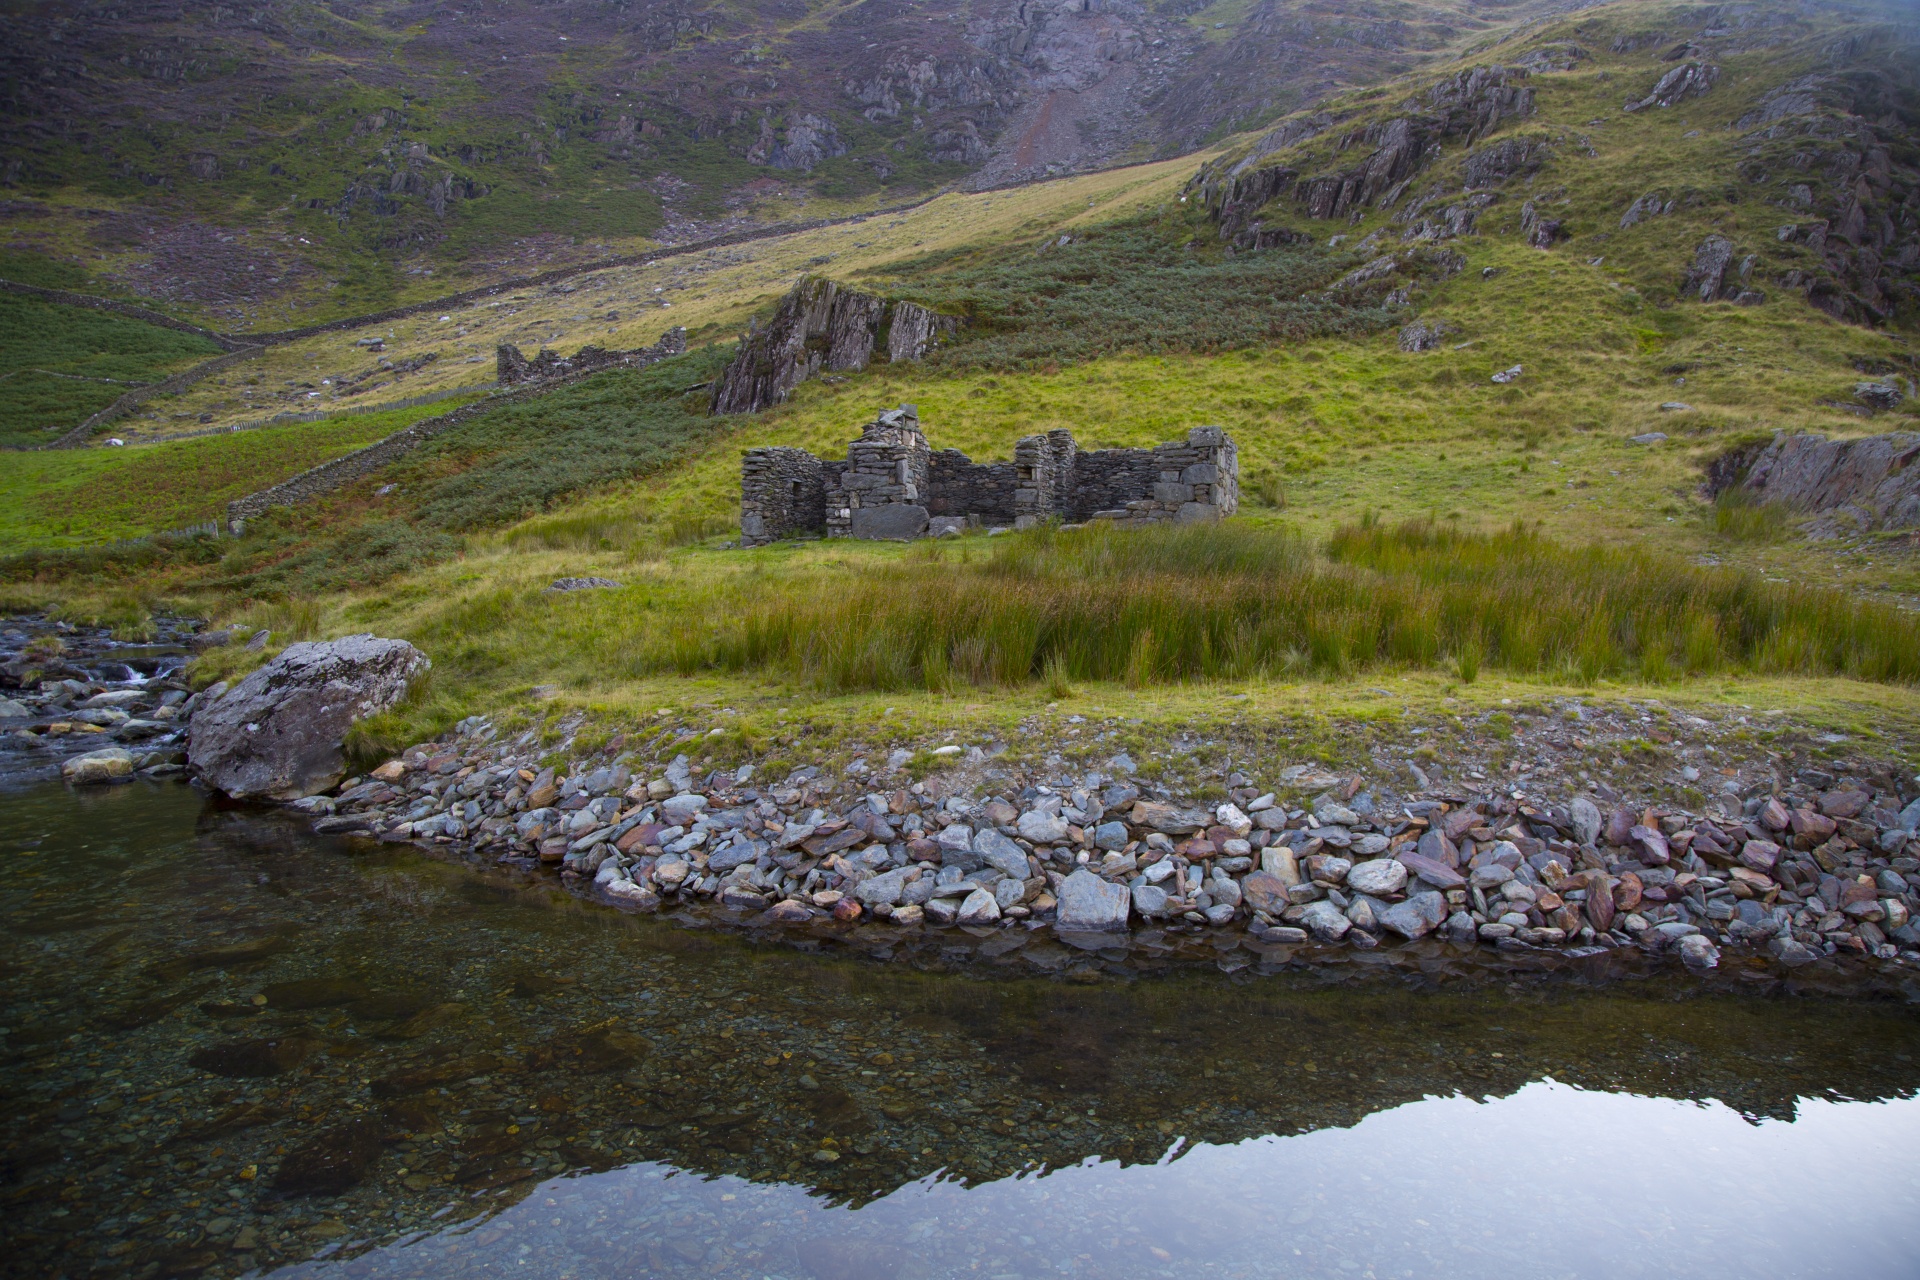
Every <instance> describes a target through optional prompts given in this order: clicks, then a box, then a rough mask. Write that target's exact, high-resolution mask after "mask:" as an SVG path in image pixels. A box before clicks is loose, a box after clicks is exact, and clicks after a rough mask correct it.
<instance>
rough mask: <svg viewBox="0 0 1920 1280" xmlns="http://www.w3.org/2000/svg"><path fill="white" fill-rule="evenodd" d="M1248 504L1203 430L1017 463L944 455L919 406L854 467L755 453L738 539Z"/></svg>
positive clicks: (906, 531)
mask: <svg viewBox="0 0 1920 1280" xmlns="http://www.w3.org/2000/svg"><path fill="white" fill-rule="evenodd" d="M1239 506H1240V461H1239V454H1238V451H1237V450H1236V449H1235V448H1234V443H1233V441H1232V439H1231V438H1229V437H1228V435H1227V433H1226V432H1224V431H1222V430H1221V429H1220V428H1219V427H1195V428H1194V429H1193V430H1191V431H1189V432H1188V433H1187V438H1186V439H1185V440H1176V441H1172V442H1170V443H1167V444H1162V445H1155V446H1154V447H1153V448H1151V449H1097V450H1093V451H1090V452H1083V451H1081V449H1080V448H1079V446H1078V445H1076V444H1075V443H1074V440H1073V433H1072V432H1070V431H1049V432H1047V433H1046V434H1045V435H1033V436H1026V437H1024V438H1023V439H1021V440H1020V441H1019V442H1018V443H1017V444H1015V445H1014V449H1013V461H1011V462H974V461H973V460H972V459H970V458H968V457H967V456H966V455H965V454H963V453H961V452H960V451H959V450H958V449H940V450H937V451H936V450H935V449H934V448H933V447H932V446H931V445H929V444H928V443H927V437H926V434H925V433H924V432H923V431H922V430H921V429H920V415H919V411H918V410H917V409H916V408H915V407H914V406H913V405H910V404H909V405H902V406H900V407H899V408H898V409H889V410H887V411H885V412H884V413H882V414H881V415H880V416H879V417H878V418H876V419H875V420H874V421H872V422H870V423H868V424H867V426H866V427H865V428H864V429H863V430H862V431H861V433H860V438H859V439H858V440H855V441H854V442H853V443H852V444H850V445H849V446H848V447H847V457H846V460H845V461H832V460H829V459H824V458H817V457H815V456H814V455H813V454H811V453H808V452H807V451H806V450H805V449H794V448H786V447H778V448H765V449H749V450H747V451H746V453H745V455H744V456H743V457H742V459H741V462H740V543H741V545H742V546H747V547H756V546H763V545H765V544H766V543H769V542H776V541H779V540H780V539H782V538H790V537H795V536H801V535H808V534H825V535H826V536H828V537H839V538H847V537H852V538H885V539H893V538H917V537H920V536H921V535H923V534H936V535H937V534H942V533H947V532H951V531H957V530H959V529H962V528H965V527H968V526H1010V527H1013V528H1017V529H1024V528H1028V527H1030V526H1032V525H1035V524H1039V523H1041V522H1043V521H1048V520H1058V521H1062V522H1066V523H1079V522H1082V521H1087V520H1111V521H1115V522H1118V523H1123V524H1150V523H1155V522H1160V521H1178V522H1193V521H1202V520H1219V519H1222V518H1224V517H1226V516H1230V515H1232V514H1233V513H1234V512H1235V511H1237V510H1238V509H1239Z"/></svg>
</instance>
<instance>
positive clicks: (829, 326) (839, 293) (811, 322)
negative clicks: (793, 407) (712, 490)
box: [713, 276, 959, 414]
mask: <svg viewBox="0 0 1920 1280" xmlns="http://www.w3.org/2000/svg"><path fill="white" fill-rule="evenodd" d="M958 327H959V321H958V320H957V319H955V318H954V317H951V316H943V315H940V314H939V313H938V312H934V311H931V310H928V309H927V308H925V307H922V306H920V305H918V304H917V303H910V302H889V301H888V300H887V299H885V298H880V297H875V296H874V295H873V294H870V293H860V292H858V291H856V290H853V289H848V288H846V287H845V286H843V285H840V284H837V283H835V282H834V281H832V280H828V279H824V278H822V277H818V276H810V277H807V278H806V279H803V280H801V281H800V283H799V284H797V285H795V286H794V288H793V291H792V292H791V293H789V294H788V295H787V296H786V297H784V298H782V299H781V300H780V305H779V307H778V308H777V309H776V310H775V311H774V313H773V318H772V319H771V320H769V321H768V322H767V324H766V327H765V328H762V327H760V325H759V323H758V322H757V321H756V322H755V323H754V324H753V326H752V327H750V328H749V329H748V330H747V332H746V334H745V335H744V336H743V337H742V338H741V340H740V354H739V355H737V356H735V357H734V359H733V361H732V363H730V364H728V365H727V367H726V369H725V370H723V371H722V372H721V374H720V377H719V379H718V380H717V381H716V382H715V383H714V388H713V412H714V413H716V414H723V413H757V412H759V411H760V410H761V409H765V408H767V407H769V406H770V405H776V404H779V403H780V402H782V401H784V400H785V399H786V398H787V397H788V396H789V395H791V394H793V389H794V388H795V387H797V386H799V385H800V384H801V383H803V382H805V381H807V380H808V379H809V378H812V377H814V376H815V375H816V374H818V373H820V372H821V371H823V370H826V371H833V372H850V371H857V370H860V369H864V368H866V367H867V365H868V364H870V363H871V362H872V361H873V359H874V357H875V356H876V355H884V357H885V358H886V359H888V360H919V359H921V358H923V357H924V356H925V355H926V354H927V352H928V351H929V350H930V349H932V348H933V347H934V346H935V345H937V343H938V342H939V339H940V338H941V336H943V335H945V334H947V333H951V332H953V331H954V330H955V329H957V328H958Z"/></svg>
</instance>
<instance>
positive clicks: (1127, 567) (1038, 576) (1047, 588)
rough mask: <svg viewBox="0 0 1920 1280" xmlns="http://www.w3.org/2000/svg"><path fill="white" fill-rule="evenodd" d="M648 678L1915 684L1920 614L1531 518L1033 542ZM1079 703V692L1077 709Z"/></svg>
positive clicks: (896, 579)
mask: <svg viewBox="0 0 1920 1280" xmlns="http://www.w3.org/2000/svg"><path fill="white" fill-rule="evenodd" d="M637 621H638V623H639V625H640V630H639V632H638V633H637V634H634V635H631V636H630V637H629V638H628V639H627V642H626V654H627V660H628V662H629V664H630V665H631V666H632V668H633V669H634V670H635V672H636V674H638V673H652V672H660V671H679V672H683V673H693V672H699V671H708V670H721V671H734V672H748V671H761V672H770V673H771V672H782V673H786V674H789V675H791V676H794V677H797V678H800V679H803V680H806V681H808V682H811V683H813V684H815V685H817V686H820V687H824V688H827V689H831V690H841V691H853V690H882V689H909V688H926V689H947V688H951V687H954V686H955V685H960V684H972V685H985V686H1018V685H1024V684H1029V683H1032V682H1035V681H1038V682H1040V683H1041V684H1043V685H1044V686H1046V687H1047V688H1048V689H1049V690H1055V689H1066V690H1070V689H1071V687H1072V682H1074V681H1077V680H1092V681H1114V682H1124V683H1126V684H1129V685H1132V686H1135V687H1141V686H1147V685H1154V684H1165V683H1175V682H1183V681H1205V680H1238V679H1245V678H1250V677H1267V678H1301V677H1306V676H1316V675H1317V676H1346V675H1350V674H1352V673H1354V672H1356V671H1361V670H1368V669H1377V668H1395V667H1397V668H1415V669H1418V668H1425V669H1441V668H1446V667H1450V668H1451V669H1452V670H1453V671H1454V672H1455V673H1457V674H1458V676H1459V677H1460V679H1461V680H1463V681H1472V680H1474V679H1476V678H1477V677H1478V675H1479V673H1480V671H1481V670H1482V669H1489V670H1498V671H1502V672H1506V673H1516V674H1528V673H1539V674H1547V675H1558V676H1563V677H1571V678H1573V679H1577V680H1579V681H1582V682H1586V683H1592V682H1594V681H1597V680H1601V679H1605V678H1617V677H1625V676H1637V677H1639V678H1641V679H1649V680H1669V679H1674V678H1678V677H1679V676H1682V675H1689V674H1699V673H1702V672H1708V671H1746V672H1757V673H1768V674H1801V675H1846V676H1852V677H1855V678H1859V679H1866V680H1876V681H1896V682H1911V681H1913V680H1914V679H1916V678H1917V677H1920V622H1916V621H1915V620H1914V619H1912V618H1909V617H1907V616H1905V615H1903V614H1900V613H1898V612H1897V611H1895V610H1892V609H1889V608H1886V607H1883V606H1879V605H1875V604H1870V603H1866V602H1862V601H1857V600H1854V599H1851V598H1849V597H1846V596H1844V595H1841V594H1840V593H1838V592H1832V591H1824V590H1818V589H1814V588H1807V587H1794V586H1785V585H1777V584H1771V583H1766V582H1763V581H1761V580H1760V579H1759V578H1757V577H1755V576H1753V575H1750V574H1746V573H1741V572H1736V571H1731V570H1715V569H1701V568H1697V567H1695V566H1692V565H1688V564H1685V563H1683V562H1680V561H1678V560H1674V559H1670V558H1667V557H1663V556H1659V555H1656V554H1653V553H1650V552H1646V551H1643V550H1638V549H1632V548H1624V549H1623V548H1619V547H1607V546H1598V547H1585V548H1577V547H1566V546H1562V545H1560V544H1557V543H1554V542H1551V541H1549V540H1547V539H1545V538H1542V537H1540V536H1538V535H1537V534H1535V533H1533V532H1530V531H1529V530H1527V529H1526V528H1524V527H1520V526H1515V527H1514V528H1511V529H1508V530H1506V531H1504V532H1501V533H1495V534H1479V533H1467V532H1460V531H1457V530H1453V529H1450V528H1447V527H1445V526H1441V525H1437V524H1434V523H1432V522H1425V521H1416V522H1407V523H1403V524H1398V525H1394V526H1391V527H1388V526H1383V525H1379V524H1374V523H1361V524H1355V525H1350V526H1347V527H1345V528H1343V529H1341V530H1340V531H1339V532H1338V533H1336V534H1335V535H1334V536H1333V537H1332V538H1331V539H1330V540H1328V542H1327V543H1326V544H1325V545H1324V546H1316V545H1314V544H1312V543H1310V542H1308V541H1307V540H1306V539H1304V538H1301V537H1299V536H1297V535H1294V534H1291V533H1288V532H1286V531H1284V530H1277V529H1273V528H1258V527H1253V526H1246V525H1225V526H1217V527H1189V528H1165V529H1151V530H1145V531H1129V532H1119V531H1114V530H1111V529H1107V528H1100V527H1094V528H1087V529H1080V530H1068V531H1055V530H1047V529H1041V530H1035V531H1032V532H1029V533H1027V534H1023V535H1019V536H1016V537H1010V538H1008V539H1007V540H1006V541H1005V542H1004V543H1002V544H1000V545H998V546H996V547H995V548H993V550H992V551H991V553H990V554H989V555H987V556H986V557H984V558H983V559H982V560H980V561H978V562H976V563H971V564H969V563H954V562H951V561H948V560H945V559H939V560H936V559H931V558H923V557H909V558H904V559H902V560H900V561H898V562H895V563H894V564H892V565H888V566H884V567H882V566H876V567H874V568H872V569H870V570H869V571H868V572H866V573H864V574H863V575H862V576H861V577H860V578H859V579H858V580H855V581H852V582H846V583H841V584H837V585H836V586H835V587H834V589H832V590H822V589H820V584H819V583H818V582H816V581H809V580H807V579H805V578H798V577H796V578H788V579H782V580H778V581H768V582H765V583H762V584H759V585H758V586H757V587H756V590H755V591H754V592H753V594H752V596H751V598H750V599H748V600H745V601H743V600H742V599H741V598H740V596H739V595H738V594H735V593H721V592H714V593H713V594H712V595H711V596H709V597H707V598H705V599H702V600H697V601H689V602H687V603H686V605H685V606H683V607H681V608H677V609H674V610H671V611H668V616H667V619H665V620H663V619H662V618H661V616H660V615H654V617H653V619H652V620H651V621H649V620H648V619H647V618H641V619H638V620H637ZM1062 696H1064V695H1062Z"/></svg>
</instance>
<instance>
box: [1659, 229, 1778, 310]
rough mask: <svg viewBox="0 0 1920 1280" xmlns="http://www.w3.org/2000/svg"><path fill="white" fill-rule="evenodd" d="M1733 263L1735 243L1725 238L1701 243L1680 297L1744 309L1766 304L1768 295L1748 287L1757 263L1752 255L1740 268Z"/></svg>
mask: <svg viewBox="0 0 1920 1280" xmlns="http://www.w3.org/2000/svg"><path fill="white" fill-rule="evenodd" d="M1733 259H1734V248H1733V241H1731V240H1729V239H1727V238H1726V237H1725V236H1722V235H1711V236H1708V237H1707V238H1706V239H1705V240H1702V241H1701V242H1700V247H1699V248H1698V249H1695V250H1694V251H1693V265H1692V266H1691V267H1689V268H1688V269H1687V278H1686V279H1685V280H1683V281H1681V282H1680V295H1681V296H1682V297H1684V298H1694V299H1697V300H1698V301H1701V302H1715V301H1719V300H1721V299H1729V300H1731V301H1733V302H1737V303H1739V304H1740V305H1741V306H1755V305H1758V304H1759V303H1762V302H1765V301H1766V295H1765V294H1763V293H1761V292H1760V291H1759V290H1757V289H1750V288H1748V287H1747V285H1748V283H1749V281H1750V280H1751V279H1752V277H1753V266H1754V263H1755V261H1756V259H1755V258H1754V257H1752V256H1751V255H1749V256H1747V257H1744V258H1742V259H1741V260H1740V265H1739V266H1738V267H1737V268H1736V267H1735V266H1734V265H1733Z"/></svg>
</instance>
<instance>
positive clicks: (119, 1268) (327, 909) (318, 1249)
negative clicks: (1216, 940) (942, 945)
mask: <svg viewBox="0 0 1920 1280" xmlns="http://www.w3.org/2000/svg"><path fill="white" fill-rule="evenodd" d="M0 927H3V928H4V950H3V951H0V966H3V967H4V978H5V982H4V997H3V1003H4V1011H3V1012H0V1060H4V1062H5V1064H6V1070H5V1071H4V1072H0V1107H3V1111H0V1114H4V1117H5V1136H4V1148H3V1151H0V1194H3V1195H4V1197H5V1205H6V1215H5V1226H4V1227H3V1228H0V1237H3V1241H4V1247H0V1257H3V1258H4V1262H0V1273H3V1274H5V1275H8V1276H13V1275H18V1276H43V1277H46V1276H72V1277H78V1276H131V1277H141V1278H143V1280H144V1278H149V1277H175V1276H202V1275H204V1276H209V1277H213V1276H237V1275H274V1276H284V1275H302V1276H306V1275H313V1276H322V1275H340V1276H354V1277H360V1276H365V1277H396V1278H398V1277H441V1276H445V1277H454V1276H459V1277H470V1276H487V1275H501V1276H505V1275H514V1276H522V1277H555V1278H562V1277H565V1278H579V1280H588V1278H591V1277H642V1276H663V1277H667V1276H673V1277H696V1276H699V1277H740V1278H741V1280H749V1278H750V1280H809V1278H817V1280H888V1278H890V1277H899V1278H900V1280H920V1278H922V1277H925V1278H928V1280H931V1278H935V1277H969V1278H970V1280H972V1278H978V1280H1012V1278H1013V1277H1021V1278H1023V1280H1037V1278H1038V1277H1046V1276H1062V1277H1067V1276H1072V1277H1103V1278H1105V1277H1115V1278H1131V1277H1165V1276H1203V1275H1204V1276H1214V1275H1218V1276H1223V1277H1238V1276H1246V1277H1264V1276H1276V1275H1277V1276H1327V1277H1355V1278H1362V1277H1376V1278H1384V1277H1456V1276H1457V1277H1482V1276H1502V1277H1504V1276H1515V1277H1520V1276H1525V1277H1535V1276H1545V1277H1620V1276H1656V1275H1658V1276H1672V1275H1707V1274H1714V1275H1726V1274H1742V1275H1745V1276H1750V1277H1772V1276H1781V1277H1787V1276H1810V1275H1841V1274H1844V1275H1849V1276H1893V1275H1911V1274H1912V1273H1913V1269H1914V1266H1915V1262H1914V1258H1915V1253H1916V1250H1917V1249H1920V1160H1916V1159H1915V1155H1916V1153H1917V1152H1920V1101H1916V1087H1920V1016H1916V1011H1915V1007H1914V1006H1913V1005H1909V1004H1907V1003H1903V1002H1901V1001H1899V1000H1894V999H1886V998H1882V999H1877V1000H1869V999H1864V998H1857V997H1850V996H1847V995H1845V994H1844V993H1820V992H1814V991H1808V990H1796V989H1793V988H1783V987H1780V986H1778V985H1769V986H1765V987H1756V990H1755V992H1754V993H1753V994H1738V993H1735V992H1732V991H1729V990H1727V988H1726V987H1725V986H1724V984H1723V985H1721V986H1718V987H1714V988H1711V989H1709V988H1708V987H1705V986H1702V985H1699V984H1697V983H1696V981H1695V980H1693V979H1690V978H1688V977H1687V976H1686V975H1685V974H1683V973H1662V974H1661V975H1659V976H1657V977H1647V978H1640V979H1634V980H1630V981H1613V982H1607V983H1601V982H1595V981H1591V980H1586V981H1583V980H1579V979H1574V978H1568V977H1566V976H1564V975H1562V976H1558V977H1556V976H1554V975H1533V976H1518V977H1511V978H1486V979H1482V980H1473V981H1458V982H1448V983H1443V984H1439V985H1435V984H1434V983H1433V982H1432V981H1431V980H1427V981H1426V982H1424V983H1423V982H1420V981H1417V980H1414V979H1410V978H1409V977H1407V976H1406V975H1404V974H1396V973H1389V972H1388V971H1387V970H1385V969H1382V970H1380V971H1379V972H1378V973H1377V974H1374V975H1372V976H1369V974H1368V972H1367V966H1366V965H1365V964H1359V965H1353V966H1346V967H1344V968H1342V969H1341V970H1340V971H1338V973H1337V974H1330V975H1312V974H1307V975H1300V974H1277V975H1266V976H1259V975H1256V974H1253V973H1249V972H1240V973H1233V974H1228V973H1224V972H1221V971H1220V970H1219V969H1217V968H1212V967H1201V966H1194V967H1189V968H1186V969H1181V970H1178V971H1175V972H1172V973H1168V974H1163V975H1160V976H1153V977H1140V976H1128V975H1126V974H1124V973H1120V972H1114V973H1102V972H1099V971H1080V972H1077V973H1076V974H1074V975H1073V976H1072V977H1071V978H1060V977H1046V976H1036V975H1033V974H1032V973H1031V972H1030V971H1018V972H1016V967H1015V966H1014V965H1013V964H1012V963H1011V961H1012V959H1013V957H1011V956H1009V957H1007V959H1008V961H1009V963H1008V964H1007V965H1005V966H1001V965H998V964H996V961H995V957H994V955H993V954H992V948H991V946H986V945H983V946H980V947H978V948H976V949H973V950H970V951H968V952H967V953H966V954H965V956H964V957H961V956H959V955H956V956H955V957H953V958H952V961H951V963H947V964H942V963H939V962H937V961H925V962H923V963H919V964H917V965H907V964H901V963H894V964H888V963H883V962H880V961H876V960H874V959H871V958H863V957H859V956H854V955H840V954H826V953H810V952H808V951H807V950H805V949H796V948H794V947H791V946H775V945H764V944H759V943H755V942H754V941H752V940H750V939H747V938H743V937H738V936H729V935H722V934H719V933H716V932H710V931H705V930H700V929H693V928H688V927H686V926H685V925H684V924H680V923H676V922H674V921H671V920H665V919H660V918H658V917H650V916H630V915H624V914H621V913H619V912H617V911H615V910H612V909H610V908H606V907H601V906H598V905H595V904H593V903H590V902H587V901H583V900H581V899H579V898H576V897H574V896H571V895H568V894H566V893H563V892H561V891H560V890H558V889H557V888H556V887H553V886H552V885H551V884H550V883H548V884H542V883H540V882H539V881H537V880H533V879H530V878H528V877H526V876H525V875H523V874H521V873H517V872H508V871H500V872H480V871H476V870H474V869H473V868H471V867H469V866H466V865H462V864H458V863H452V862H447V861H441V860H436V859H434V858H432V857H429V856H427V855H426V854H423V853H422V852H420V851H418V850H416V849H414V848H411V847H409V846H401V845H378V844H374V843H372V842H369V841H356V840H344V839H342V840H330V839H326V838H321V837H316V836H315V835H313V834H312V833H311V832H310V831H309V830H307V828H306V826H305V823H304V821H303V820H301V819H299V818H298V817H297V816H295V815H288V814H282V813H276V812H272V811H265V810H260V809H252V808H238V807H230V806H225V805H221V804H216V803H213V802H210V801H208V800H207V799H206V798H205V797H204V796H203V795H202V794H201V793H199V792H198V791H196V790H194V789H193V788H191V787H189V786H187V785H184V784H182V783H179V782H175V781H151V780H141V781H136V782H133V783H130V784H126V785H122V786H116V787H109V788H94V789H90V790H85V791H74V790H71V789H68V788H65V787H62V786H60V785H58V784H49V783H46V782H35V781H28V780H21V781H20V782H19V783H18V784H17V785H16V786H15V787H14V788H13V789H12V790H9V791H3V792H0Z"/></svg>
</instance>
